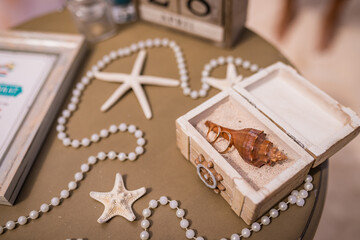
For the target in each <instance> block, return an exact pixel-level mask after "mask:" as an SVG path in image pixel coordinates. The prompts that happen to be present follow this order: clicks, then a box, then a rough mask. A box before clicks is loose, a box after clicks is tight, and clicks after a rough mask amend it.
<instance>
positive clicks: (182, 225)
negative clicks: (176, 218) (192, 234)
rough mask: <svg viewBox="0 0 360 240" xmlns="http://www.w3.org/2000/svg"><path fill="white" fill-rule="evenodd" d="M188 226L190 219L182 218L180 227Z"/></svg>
mask: <svg viewBox="0 0 360 240" xmlns="http://www.w3.org/2000/svg"><path fill="white" fill-rule="evenodd" d="M188 226H189V221H188V220H186V219H182V220H181V221H180V227H181V228H187V227H188Z"/></svg>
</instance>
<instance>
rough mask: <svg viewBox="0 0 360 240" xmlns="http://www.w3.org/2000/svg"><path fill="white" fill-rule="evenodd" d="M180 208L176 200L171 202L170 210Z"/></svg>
mask: <svg viewBox="0 0 360 240" xmlns="http://www.w3.org/2000/svg"><path fill="white" fill-rule="evenodd" d="M178 206H179V204H178V202H177V201H176V200H171V201H170V208H171V209H175V208H177V207H178Z"/></svg>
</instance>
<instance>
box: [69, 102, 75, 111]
mask: <svg viewBox="0 0 360 240" xmlns="http://www.w3.org/2000/svg"><path fill="white" fill-rule="evenodd" d="M68 109H69V110H70V111H72V112H73V111H75V109H76V105H75V104H74V103H70V104H69V105H68Z"/></svg>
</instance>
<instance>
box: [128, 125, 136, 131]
mask: <svg viewBox="0 0 360 240" xmlns="http://www.w3.org/2000/svg"><path fill="white" fill-rule="evenodd" d="M128 131H129V133H134V132H135V131H136V127H135V125H129V127H128Z"/></svg>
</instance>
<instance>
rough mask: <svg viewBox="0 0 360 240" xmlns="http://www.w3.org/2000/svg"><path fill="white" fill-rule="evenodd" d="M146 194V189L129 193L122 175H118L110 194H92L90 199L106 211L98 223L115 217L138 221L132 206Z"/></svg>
mask: <svg viewBox="0 0 360 240" xmlns="http://www.w3.org/2000/svg"><path fill="white" fill-rule="evenodd" d="M145 192H146V189H145V188H144V187H142V188H139V189H137V190H134V191H128V190H127V189H126V188H125V186H124V181H123V179H122V176H121V174H120V173H117V174H116V179H115V184H114V188H113V189H112V190H111V191H110V192H90V197H92V198H93V199H95V200H97V201H99V202H101V203H102V204H104V206H105V209H104V212H103V213H102V214H101V216H100V218H99V219H98V220H97V221H98V223H104V222H107V221H108V220H109V219H111V218H112V217H114V216H123V217H124V218H126V219H127V220H128V221H134V220H135V219H136V217H135V215H134V212H133V210H132V208H131V206H132V204H133V203H134V202H135V201H136V200H138V199H139V198H140V197H142V196H143V195H144V194H145Z"/></svg>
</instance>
